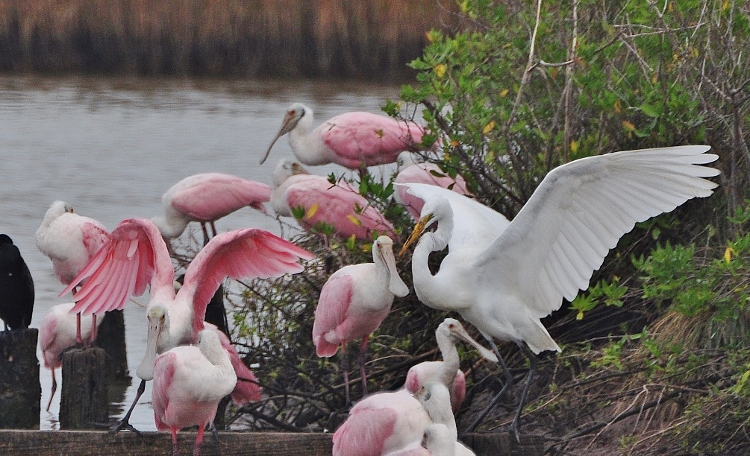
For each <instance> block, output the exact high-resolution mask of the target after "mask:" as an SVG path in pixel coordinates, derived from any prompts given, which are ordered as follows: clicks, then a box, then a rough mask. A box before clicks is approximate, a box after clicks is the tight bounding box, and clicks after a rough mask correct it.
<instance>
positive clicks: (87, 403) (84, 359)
mask: <svg viewBox="0 0 750 456" xmlns="http://www.w3.org/2000/svg"><path fill="white" fill-rule="evenodd" d="M105 358H106V355H105V352H104V349H102V348H99V347H87V348H84V349H78V348H76V349H72V350H68V351H66V352H64V353H63V355H62V392H61V394H60V429H93V428H95V427H96V423H106V422H107V420H108V411H109V404H108V402H107V380H106V371H105V368H104V364H105Z"/></svg>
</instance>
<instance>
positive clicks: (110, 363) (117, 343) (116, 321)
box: [96, 310, 130, 382]
mask: <svg viewBox="0 0 750 456" xmlns="http://www.w3.org/2000/svg"><path fill="white" fill-rule="evenodd" d="M99 318H102V324H101V325H100V326H99V329H98V331H97V337H96V346H97V347H100V348H103V349H104V351H105V352H106V354H107V356H106V360H105V366H106V372H107V380H109V381H110V382H112V381H115V382H121V381H125V382H130V375H129V372H128V353H127V345H126V344H125V317H124V316H123V313H122V310H113V311H111V312H107V313H105V314H104V316H103V317H99Z"/></svg>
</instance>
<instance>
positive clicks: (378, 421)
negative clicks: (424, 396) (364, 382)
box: [333, 390, 432, 456]
mask: <svg viewBox="0 0 750 456" xmlns="http://www.w3.org/2000/svg"><path fill="white" fill-rule="evenodd" d="M431 423H432V420H431V419H430V416H429V415H428V414H427V412H426V411H425V409H424V408H423V407H422V404H420V403H419V401H418V400H417V399H415V398H414V396H412V395H411V393H409V392H408V391H406V390H400V391H396V392H387V393H378V394H373V395H371V396H367V397H366V398H364V399H362V400H361V401H359V402H358V403H357V404H356V405H355V406H354V407H352V409H351V411H349V418H347V420H346V421H345V422H344V423H343V424H342V425H341V426H340V427H339V428H338V429H337V430H336V432H335V433H334V434H333V455H334V456H380V455H383V454H391V453H392V452H395V451H398V450H403V449H406V448H414V447H415V446H419V445H420V443H421V442H422V436H423V435H424V430H425V428H426V427H427V426H429V425H430V424H431Z"/></svg>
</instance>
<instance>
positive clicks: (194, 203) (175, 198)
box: [151, 173, 271, 245]
mask: <svg viewBox="0 0 750 456" xmlns="http://www.w3.org/2000/svg"><path fill="white" fill-rule="evenodd" d="M270 199H271V187H269V186H268V185H266V184H262V183H260V182H255V181H252V180H247V179H242V178H241V177H237V176H233V175H231V174H223V173H201V174H194V175H192V176H188V177H186V178H184V179H182V180H181V181H179V182H177V183H176V184H174V185H173V186H172V187H171V188H170V189H169V190H167V191H166V193H164V195H162V197H161V202H162V207H163V208H164V214H163V215H159V216H156V217H154V218H152V219H151V220H152V221H153V222H154V223H155V224H156V226H157V227H159V231H160V232H161V234H162V236H164V237H165V238H167V239H174V238H176V237H179V236H180V235H181V234H182V232H183V231H185V228H186V227H187V225H188V223H190V222H193V221H195V222H200V224H201V229H202V230H203V244H204V245H205V244H206V243H207V242H208V237H209V236H208V231H207V229H206V224H210V225H211V231H212V236H216V226H215V225H214V222H215V221H216V220H218V219H220V218H222V217H225V216H227V215H229V214H231V213H232V212H235V211H237V210H239V209H242V208H243V207H246V206H250V207H252V208H254V209H257V210H259V211H262V212H266V208H265V206H263V203H265V202H268V201H269V200H270Z"/></svg>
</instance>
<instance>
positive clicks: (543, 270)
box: [401, 146, 719, 432]
mask: <svg viewBox="0 0 750 456" xmlns="http://www.w3.org/2000/svg"><path fill="white" fill-rule="evenodd" d="M708 150H709V147H708V146H679V147H668V148H661V149H646V150H635V151H624V152H616V153H611V154H606V155H599V156H594V157H588V158H583V159H580V160H576V161H573V162H570V163H567V164H565V165H562V166H560V167H558V168H555V169H554V170H552V171H551V172H550V173H549V174H548V175H547V176H546V177H545V178H544V180H543V181H542V182H541V183H540V185H539V187H538V188H537V189H536V191H535V192H534V194H533V195H532V196H531V198H530V199H529V201H528V202H527V203H526V205H525V206H524V207H523V208H522V209H521V211H520V212H519V213H518V215H517V216H516V217H515V219H514V220H513V221H512V222H510V223H508V222H507V220H505V218H504V217H502V216H501V215H500V214H497V213H495V212H494V211H492V210H490V209H489V208H487V207H485V206H482V205H481V204H479V203H477V202H476V201H473V200H470V199H468V198H465V197H463V196H461V195H458V194H456V193H455V192H452V191H449V190H445V189H442V188H440V187H436V186H431V185H424V184H406V187H408V191H409V193H411V194H412V195H414V196H416V197H418V198H420V199H422V200H423V201H424V202H425V204H424V207H423V208H422V212H421V218H420V220H419V222H418V223H417V224H416V226H415V228H414V232H413V233H412V235H411V237H410V238H409V239H408V240H407V242H406V243H405V244H404V247H403V249H402V251H401V252H402V253H403V252H404V251H405V250H406V249H408V247H409V246H410V245H411V244H412V243H413V242H415V241H416V240H417V239H419V242H418V244H417V246H416V248H415V249H414V254H413V257H412V272H413V280H414V289H415V291H416V293H417V296H418V297H419V299H420V300H421V301H422V302H423V303H424V304H426V305H428V306H430V307H432V308H435V309H440V310H445V311H456V312H458V313H459V314H461V316H462V317H463V318H464V319H465V320H466V321H468V322H469V323H471V324H473V325H474V326H476V327H477V328H478V329H479V331H480V332H481V333H482V335H483V336H484V337H485V338H487V340H488V341H490V343H492V345H493V347H494V341H493V340H494V339H498V340H512V341H515V342H516V343H518V345H519V346H520V347H521V348H522V349H523V350H524V352H528V353H527V355H529V357H530V359H531V360H532V368H533V366H534V362H535V360H536V357H535V356H533V354H538V353H540V352H542V351H544V350H557V351H559V350H560V347H559V346H558V345H557V343H555V341H554V340H552V338H551V337H550V335H549V333H548V332H547V329H546V328H545V327H544V326H543V325H542V323H541V322H540V319H541V318H543V317H545V316H547V315H549V314H550V313H551V312H553V311H554V310H557V309H559V308H560V306H561V304H562V300H563V298H565V299H567V300H570V301H572V300H573V298H575V296H576V294H577V293H578V290H585V289H586V288H588V286H589V279H590V278H591V275H592V274H593V272H594V271H595V270H596V269H598V268H599V267H600V266H601V264H602V262H603V261H604V258H605V256H606V255H607V252H609V250H610V249H612V248H613V247H614V246H615V245H616V244H617V241H618V240H619V239H620V237H621V236H622V235H623V234H625V233H627V232H628V231H630V230H631V229H632V228H633V226H634V225H635V223H637V222H641V221H644V220H646V219H648V218H651V217H654V216H656V215H659V214H661V213H663V212H669V211H671V210H673V209H674V208H676V207H677V206H679V205H681V204H683V203H684V202H685V201H687V200H689V199H691V198H696V197H698V198H703V197H707V196H709V195H711V193H712V192H713V189H714V188H715V187H716V185H717V184H715V183H714V182H711V181H709V180H707V179H705V178H707V177H713V176H716V175H718V174H719V171H718V170H717V169H714V168H710V167H707V166H704V165H706V164H708V163H711V162H713V161H715V160H716V159H717V158H718V157H717V156H716V155H714V154H707V153H705V152H706V151H708ZM434 224H437V229H436V230H435V231H433V232H430V231H427V228H428V227H430V226H432V225H434ZM446 247H447V248H448V251H449V253H448V255H447V256H446V257H445V258H444V259H443V260H442V263H441V264H440V269H439V271H438V272H437V273H436V274H432V272H430V270H429V268H428V266H427V260H428V256H429V254H430V252H434V251H440V250H443V249H445V248H446ZM494 348H495V351H496V353H497V350H496V347H494ZM498 355H499V354H498ZM501 361H502V359H501ZM531 372H532V373H533V370H532V371H531ZM506 379H507V381H506V387H507V386H509V385H510V383H511V382H510V380H511V379H510V376H509V374H508V373H507V369H506ZM530 379H531V373H530V375H529V376H528V377H527V382H526V385H527V387H528V385H529V381H530ZM504 389H505V388H504ZM502 392H504V391H501V393H502ZM525 393H526V388H525V389H524V393H523V394H522V401H521V406H520V407H519V408H518V411H517V414H516V419H515V420H514V422H513V424H512V427H513V429H514V430H516V432H517V429H518V422H519V419H520V411H521V409H522V406H523V401H524V399H525ZM498 397H499V395H498ZM476 424H478V423H475V424H474V425H476Z"/></svg>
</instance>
